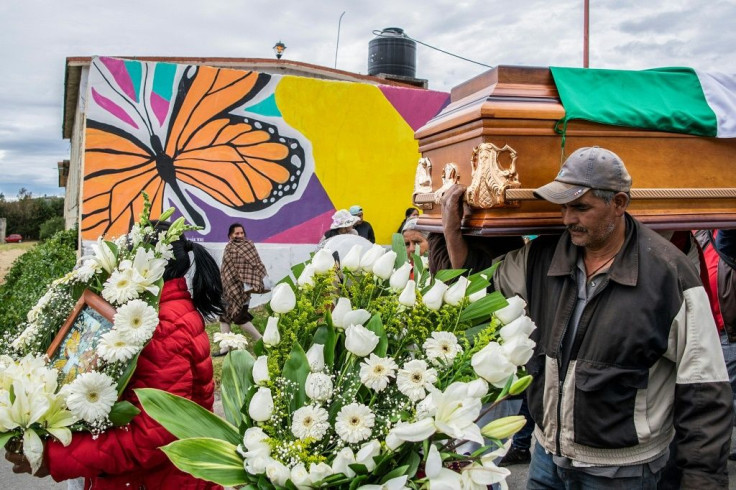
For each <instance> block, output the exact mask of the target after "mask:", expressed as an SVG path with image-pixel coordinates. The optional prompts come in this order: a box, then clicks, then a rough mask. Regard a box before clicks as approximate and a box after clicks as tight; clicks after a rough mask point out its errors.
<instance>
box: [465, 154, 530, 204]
mask: <svg viewBox="0 0 736 490" xmlns="http://www.w3.org/2000/svg"><path fill="white" fill-rule="evenodd" d="M503 152H508V153H509V155H510V157H511V164H510V165H509V168H507V169H505V168H503V167H501V164H500V163H499V162H498V156H499V154H501V153H503ZM470 164H471V168H472V169H473V174H472V180H471V182H470V185H469V186H468V188H467V190H466V191H465V201H466V202H467V203H468V204H469V205H470V206H471V207H474V208H479V209H489V208H498V207H517V206H519V202H518V201H513V200H510V199H507V197H506V191H507V190H508V189H517V188H519V187H521V183H520V182H519V175H518V174H517V172H516V150H514V149H513V148H511V147H510V146H509V145H505V146H504V147H503V148H499V147H497V146H496V145H494V144H493V143H482V144H480V145H478V146H477V147H476V148H475V150H473V158H472V160H471V162H470Z"/></svg>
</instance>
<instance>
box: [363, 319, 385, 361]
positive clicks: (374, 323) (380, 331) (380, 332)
mask: <svg viewBox="0 0 736 490" xmlns="http://www.w3.org/2000/svg"><path fill="white" fill-rule="evenodd" d="M365 328H366V329H368V330H370V331H371V332H373V333H374V334H376V335H377V336H378V345H376V348H375V349H373V353H374V354H375V355H377V356H378V357H386V352H387V351H388V337H387V336H386V330H384V328H383V322H382V321H381V315H379V314H378V313H376V314H375V315H373V316H372V317H371V319H370V320H368V323H366V324H365Z"/></svg>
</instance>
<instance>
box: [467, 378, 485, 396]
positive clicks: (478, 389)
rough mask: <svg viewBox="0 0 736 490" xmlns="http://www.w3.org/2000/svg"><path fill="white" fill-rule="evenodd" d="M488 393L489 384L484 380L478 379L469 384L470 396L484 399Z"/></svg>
mask: <svg viewBox="0 0 736 490" xmlns="http://www.w3.org/2000/svg"><path fill="white" fill-rule="evenodd" d="M487 393H488V383H486V381H485V380H484V379H483V378H476V379H474V380H473V381H471V382H469V383H468V396H472V397H473V398H483V397H484V396H486V394H487Z"/></svg>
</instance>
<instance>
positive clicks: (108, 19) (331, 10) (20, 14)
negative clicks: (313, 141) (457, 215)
mask: <svg viewBox="0 0 736 490" xmlns="http://www.w3.org/2000/svg"><path fill="white" fill-rule="evenodd" d="M590 3H591V13H590V66H591V67H593V68H619V69H644V68H654V67H661V66H692V67H694V68H698V69H701V70H709V71H721V72H727V73H736V55H735V54H734V50H736V29H734V27H733V26H734V24H735V23H736V0H707V1H706V0H640V1H635V0H591V1H590ZM343 11H344V12H345V15H344V16H343V18H342V23H341V29H340V44H339V51H338V54H337V67H338V68H340V69H343V70H349V71H354V72H358V73H366V72H367V58H368V42H369V41H370V40H371V39H372V38H373V34H372V32H373V31H374V30H376V29H379V30H380V29H382V28H384V27H390V26H396V27H401V28H403V29H404V30H405V31H406V33H407V34H408V35H409V36H411V37H413V38H415V39H417V40H419V41H422V42H424V43H427V44H430V45H433V46H436V47H438V48H441V49H444V50H446V51H450V52H453V53H456V54H459V55H462V56H464V57H466V58H470V59H473V60H476V61H479V62H482V63H485V64H487V65H499V64H505V65H509V64H516V65H526V66H548V65H554V66H582V59H583V54H582V53H583V0H554V1H542V0H512V1H508V0H503V1H502V0H477V1H472V0H468V1H464V0H411V1H402V0H371V1H338V0H318V1H317V0H282V1H281V2H277V1H252V0H198V1H194V0H126V1H115V2H112V1H109V0H96V1H92V2H91V1H89V0H63V1H58V0H48V1H42V0H23V1H16V2H13V1H3V2H1V3H0V49H1V50H2V58H1V60H2V64H3V68H2V71H1V75H0V192H2V193H4V194H5V196H7V197H11V196H15V195H16V194H17V193H18V190H19V189H20V188H21V187H25V188H27V189H28V190H30V191H31V192H33V194H34V195H43V194H49V195H63V189H61V188H59V187H57V183H58V174H57V170H56V162H57V161H60V160H62V159H64V158H69V147H70V145H69V141H68V140H63V139H62V137H61V125H62V101H63V92H64V67H65V59H66V57H68V56H91V55H107V56H125V55H128V56H134V55H141V56H142V55H149V56H193V57H216V56H224V57H239V58H251V57H252V58H267V57H272V56H273V51H272V46H273V45H274V44H275V43H276V42H277V41H279V40H281V41H283V42H284V43H285V44H286V46H287V49H286V52H285V55H284V57H285V58H288V59H292V60H297V61H303V62H307V63H314V64H318V65H325V66H330V67H332V66H334V65H335V48H336V40H337V32H338V19H339V18H340V14H341V13H342V12H343ZM486 69H487V68H485V67H482V66H479V65H475V64H473V63H469V62H467V61H462V60H459V59H456V58H453V57H450V56H448V55H445V54H442V53H439V52H437V51H433V50H432V49H430V48H427V47H424V46H422V45H418V46H417V77H419V78H426V79H428V80H429V86H430V88H432V89H436V90H445V91H449V90H450V89H451V88H452V87H453V86H454V85H457V84H459V83H461V82H463V81H465V80H467V79H469V78H472V77H473V76H475V75H478V74H479V73H482V72H483V71H485V70H486Z"/></svg>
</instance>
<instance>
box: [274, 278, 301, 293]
mask: <svg viewBox="0 0 736 490" xmlns="http://www.w3.org/2000/svg"><path fill="white" fill-rule="evenodd" d="M284 282H285V283H286V284H288V285H289V286H291V289H294V290H296V289H297V287H296V284H294V281H293V280H292V279H291V276H284V278H283V279H281V280H280V281H279V282H277V283H276V285H279V284H281V283H284Z"/></svg>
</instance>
